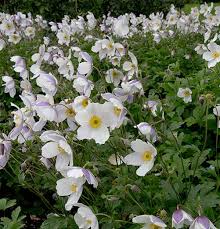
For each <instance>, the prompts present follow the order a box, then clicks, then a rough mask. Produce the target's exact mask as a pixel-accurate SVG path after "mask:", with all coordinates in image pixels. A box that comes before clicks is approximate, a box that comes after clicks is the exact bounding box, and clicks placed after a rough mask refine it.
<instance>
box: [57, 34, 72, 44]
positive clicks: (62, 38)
mask: <svg viewBox="0 0 220 229" xmlns="http://www.w3.org/2000/svg"><path fill="white" fill-rule="evenodd" d="M57 38H58V43H59V44H61V45H62V44H65V45H67V46H69V43H70V34H69V32H66V31H59V32H58V33H57Z"/></svg>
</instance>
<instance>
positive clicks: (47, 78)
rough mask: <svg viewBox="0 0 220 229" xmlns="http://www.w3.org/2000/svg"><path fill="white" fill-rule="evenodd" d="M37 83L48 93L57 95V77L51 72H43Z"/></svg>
mask: <svg viewBox="0 0 220 229" xmlns="http://www.w3.org/2000/svg"><path fill="white" fill-rule="evenodd" d="M36 83H37V85H38V86H39V87H41V90H42V92H44V93H46V94H48V95H53V96H54V95H55V94H56V92H57V83H58V82H57V79H56V77H55V76H53V75H52V74H51V73H45V72H41V73H40V75H39V76H38V77H37V79H36Z"/></svg>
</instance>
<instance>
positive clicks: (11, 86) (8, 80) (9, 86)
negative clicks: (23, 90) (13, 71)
mask: <svg viewBox="0 0 220 229" xmlns="http://www.w3.org/2000/svg"><path fill="white" fill-rule="evenodd" d="M2 80H3V81H4V82H5V84H3V86H5V93H9V95H10V96H11V97H12V98H13V97H14V96H15V94H16V89H15V82H14V79H13V78H12V77H10V76H2Z"/></svg>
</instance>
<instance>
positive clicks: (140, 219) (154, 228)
mask: <svg viewBox="0 0 220 229" xmlns="http://www.w3.org/2000/svg"><path fill="white" fill-rule="evenodd" d="M132 222H133V223H140V224H144V227H143V228H142V229H164V228H165V227H167V225H166V224H165V223H164V222H163V221H162V220H161V219H159V218H158V217H156V216H153V215H139V216H136V217H134V218H133V219H132Z"/></svg>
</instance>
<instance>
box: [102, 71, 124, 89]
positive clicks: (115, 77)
mask: <svg viewBox="0 0 220 229" xmlns="http://www.w3.org/2000/svg"><path fill="white" fill-rule="evenodd" d="M123 77H124V75H123V73H122V72H121V71H119V70H117V69H116V68H113V69H109V70H108V71H107V72H106V77H105V79H106V82H107V83H113V84H114V86H118V85H119V83H120V82H121V80H122V79H123Z"/></svg>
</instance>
